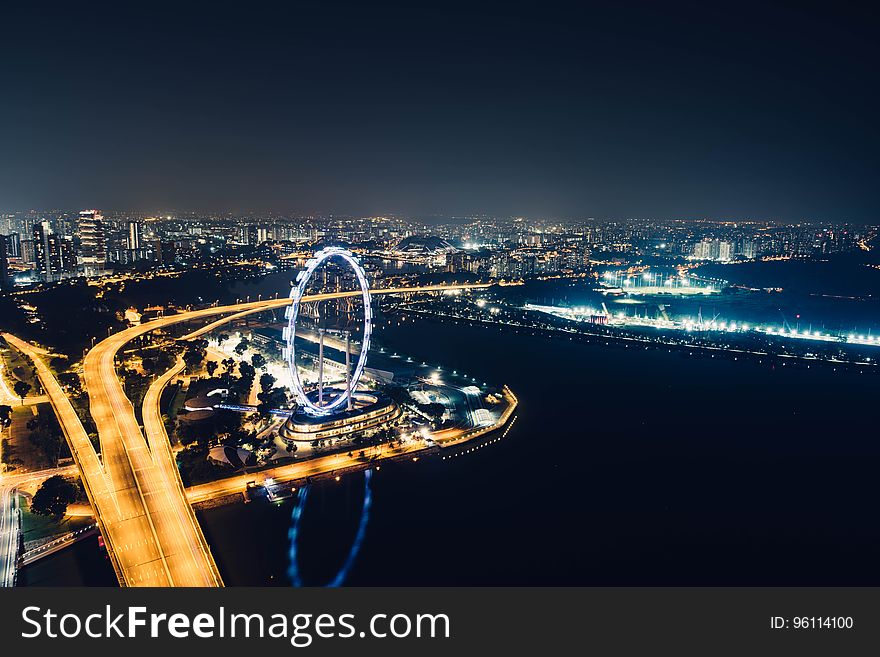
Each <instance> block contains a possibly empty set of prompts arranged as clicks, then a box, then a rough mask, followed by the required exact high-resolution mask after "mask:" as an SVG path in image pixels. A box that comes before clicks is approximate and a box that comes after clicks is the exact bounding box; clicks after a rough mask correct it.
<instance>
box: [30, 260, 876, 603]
mask: <svg viewBox="0 0 880 657" xmlns="http://www.w3.org/2000/svg"><path fill="white" fill-rule="evenodd" d="M728 278H730V277H729V276H728ZM276 284H277V281H276ZM276 289H277V286H276ZM559 289H562V288H559ZM793 298H794V300H795V301H800V302H803V300H804V299H807V300H808V299H809V298H810V297H809V294H806V295H805V294H800V295H799V296H796V297H793ZM850 303H853V304H856V305H855V306H852V307H858V308H859V309H860V310H859V311H858V312H859V313H863V314H864V317H865V318H866V320H868V319H871V320H872V321H874V322H876V321H877V314H876V313H875V312H874V310H872V308H873V306H871V305H865V304H864V303H861V302H850ZM842 307H844V305H841V304H838V303H837V302H834V303H833V304H832V306H831V307H830V308H831V309H832V310H833V309H838V310H836V311H835V312H838V313H839V312H840V311H839V309H840V308H842ZM832 316H833V317H837V318H838V319H839V320H840V321H843V320H842V319H840V318H841V317H843V315H840V314H836V315H835V314H833V313H832ZM847 321H850V320H849V319H847ZM375 339H376V341H377V344H380V345H384V346H386V347H387V348H390V349H393V350H396V351H399V352H401V353H408V354H410V355H412V356H413V357H414V358H415V359H416V360H427V361H429V362H433V363H438V362H439V363H443V365H444V367H446V368H450V369H457V370H458V371H459V372H466V373H467V374H468V375H471V376H475V377H477V379H478V380H480V381H488V382H491V383H506V384H508V385H510V386H511V388H513V390H514V391H515V392H516V394H517V395H518V396H519V398H520V402H521V406H520V409H519V411H518V417H517V421H516V424H515V425H514V427H513V429H512V430H511V432H510V433H509V435H508V436H507V437H506V438H505V439H504V440H502V441H500V442H499V443H497V444H494V445H491V446H489V447H486V448H485V449H481V450H477V451H475V452H474V453H472V454H468V455H465V456H461V457H457V458H453V459H449V460H445V461H441V460H438V459H422V460H420V461H419V462H418V463H404V464H397V465H393V466H392V465H387V466H383V467H382V470H381V472H378V473H376V475H375V476H374V477H373V480H372V492H373V504H372V509H371V515H370V519H369V525H368V528H367V532H366V537H365V541H364V543H363V547H362V549H361V551H360V553H359V554H358V556H357V559H356V561H355V564H354V567H353V570H352V571H351V574H350V577H349V578H348V580H347V584H349V585H355V586H366V585H413V586H416V585H488V584H499V585H505V584H511V585H513V584H527V585H538V584H560V585H564V584H610V585H636V584H675V585H686V584H733V585H746V584H766V585H781V584H792V585H809V584H815V585H832V584H840V585H845V584H849V585H878V584H880V565H878V562H877V559H876V555H877V552H878V549H880V528H878V524H877V522H876V520H875V507H876V484H875V481H876V471H877V465H878V462H880V444H878V441H877V434H878V432H877V411H876V399H877V396H878V393H880V377H878V376H876V375H870V374H858V373H857V372H840V371H837V372H835V371H832V370H830V369H827V368H821V367H819V368H817V367H816V366H813V367H811V368H809V369H806V368H805V367H804V368H800V367H794V366H791V365H788V366H784V367H783V366H777V367H772V366H768V365H766V364H765V365H760V364H758V363H755V362H744V361H742V360H739V361H731V360H727V359H722V358H710V357H695V358H686V357H683V356H681V355H679V354H677V353H669V352H667V351H659V350H653V349H651V350H645V349H641V348H638V347H627V348H625V347H623V346H614V345H611V346H605V345H602V344H579V343H575V342H569V341H568V340H565V341H562V340H558V339H550V338H546V337H538V336H532V335H528V334H523V333H513V332H504V331H500V330H496V329H491V328H475V327H469V326H463V325H453V324H450V323H445V324H440V323H432V322H427V321H419V322H416V323H412V322H404V323H402V325H401V326H399V327H398V326H392V327H384V326H383V327H382V329H381V331H377V334H376V335H375ZM363 497H364V483H363V475H352V476H349V477H346V478H344V479H343V480H342V481H341V482H339V483H335V482H327V483H322V484H317V485H315V486H313V488H312V490H311V492H310V496H309V500H308V505H307V506H306V507H305V511H304V514H303V517H302V522H301V528H300V529H301V531H300V534H299V540H298V548H299V550H298V552H299V560H298V561H299V567H300V574H301V576H302V579H303V581H304V583H305V584H312V585H321V584H324V583H326V582H328V581H330V580H331V579H332V578H333V576H334V574H335V573H336V571H337V570H338V569H339V567H340V566H341V565H342V563H343V562H344V561H345V558H346V555H347V553H348V549H349V546H350V545H351V542H352V540H353V538H354V536H355V533H356V528H357V525H358V522H359V518H360V516H361V503H362V500H363ZM293 507H294V503H293V502H292V501H287V502H284V503H282V504H280V505H271V504H268V503H261V502H255V503H251V504H248V505H238V506H230V507H223V508H219V509H215V510H211V511H207V512H204V513H202V514H200V517H201V519H202V522H203V526H204V528H205V531H206V534H207V536H208V539H209V541H210V542H211V544H212V546H213V550H214V553H215V555H216V557H217V560H218V562H219V565H220V568H221V571H222V573H223V576H224V579H225V581H226V582H227V583H228V584H230V585H244V584H276V585H289V579H288V577H287V572H288V567H289V559H288V555H289V541H288V538H287V536H288V530H289V527H290V521H291V511H292V509H293ZM87 549H88V546H87V545H86V544H85V543H83V544H81V545H80V546H77V547H76V548H74V550H77V551H85V550H87ZM93 549H94V551H96V553H97V547H96V546H93ZM68 555H74V556H68ZM62 559H64V560H65V561H63V562H61V560H62ZM71 559H72V560H71ZM77 559H79V561H78V560H77ZM83 559H84V557H83V556H82V555H80V556H79V557H76V555H75V553H74V552H69V553H67V554H66V555H58V556H57V557H53V558H51V559H47V560H45V561H44V562H41V564H39V565H37V566H34V567H32V568H30V569H27V571H26V573H25V577H23V579H26V581H27V583H35V584H36V583H41V582H42V583H55V584H59V583H62V584H63V583H71V584H76V583H81V582H82V583H92V582H93V581H94V580H96V579H98V580H100V579H101V578H102V575H101V574H102V573H103V575H106V574H107V573H108V572H109V573H110V577H111V578H112V572H110V571H109V564H108V563H106V562H100V561H97V562H96V561H94V560H92V561H87V560H86V561H84V560H83ZM59 562H61V563H62V565H58V563H59ZM102 568H103V570H102ZM73 570H76V571H77V574H75V575H71V574H70V572H68V571H73ZM83 572H84V573H85V574H83ZM59 578H60V579H59Z"/></svg>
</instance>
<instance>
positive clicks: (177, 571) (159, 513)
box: [50, 283, 490, 586]
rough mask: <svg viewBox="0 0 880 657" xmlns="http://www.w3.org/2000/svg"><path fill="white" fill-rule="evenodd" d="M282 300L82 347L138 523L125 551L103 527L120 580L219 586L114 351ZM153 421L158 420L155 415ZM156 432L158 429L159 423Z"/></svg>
mask: <svg viewBox="0 0 880 657" xmlns="http://www.w3.org/2000/svg"><path fill="white" fill-rule="evenodd" d="M489 286H490V285H489V284H486V283H482V284H470V285H432V286H425V287H402V288H388V289H381V290H375V291H374V292H373V294H403V293H418V292H445V291H451V290H462V289H469V288H486V287H489ZM360 294H361V293H360V291H356V292H333V293H326V294H316V295H311V296H309V297H305V298H304V300H307V301H321V300H326V299H339V298H345V297H351V296H358V295H360ZM289 303H290V300H289V299H286V298H283V299H270V300H265V301H262V300H261V301H255V302H251V303H245V304H237V305H230V306H220V307H212V308H204V309H201V310H195V311H190V312H185V313H180V314H178V315H172V316H169V317H160V318H157V319H155V320H153V321H151V322H147V323H144V324H141V325H139V326H133V327H131V328H128V329H126V330H124V331H120V332H119V333H117V334H115V335H112V336H110V337H109V338H107V339H106V340H103V341H102V342H100V343H98V344H97V345H96V346H95V347H94V348H93V349H92V350H91V351H90V352H89V353H88V354H87V356H86V358H85V361H84V365H83V374H84V378H85V387H86V389H87V390H88V392H89V400H90V410H91V414H92V418H93V419H94V421H95V425H96V427H97V429H98V436H99V438H100V441H101V452H102V456H103V459H104V466H105V469H106V471H107V473H108V474H109V475H110V478H111V480H112V485H113V490H114V492H115V493H116V494H117V496H118V498H119V505H120V507H122V509H123V513H124V514H126V515H127V514H131V515H132V517H136V518H138V519H139V520H140V522H139V524H137V525H136V526H134V525H133V526H132V531H131V532H130V533H127V534H125V535H124V536H123V537H122V540H123V544H124V545H126V546H131V545H137V546H139V549H138V550H137V551H131V550H130V549H127V550H126V554H129V555H130V556H124V555H123V554H122V553H121V551H120V549H119V547H118V545H119V541H118V540H117V539H116V538H115V537H110V540H108V537H107V536H106V534H105V543H106V544H107V546H108V551H109V552H111V553H113V554H115V555H116V558H118V559H119V561H120V563H121V564H123V566H127V567H123V568H122V571H121V572H122V576H123V578H122V579H120V582H121V583H125V584H128V585H150V586H222V580H221V579H220V575H219V571H218V570H217V566H216V564H215V563H214V559H213V557H212V556H211V553H210V550H209V549H208V546H207V542H206V541H205V538H204V535H203V534H202V531H201V528H200V527H199V525H198V522H196V520H195V516H194V515H193V513H192V510H191V508H190V507H189V504H188V502H187V496H186V494H185V492H184V490H183V486H182V484H181V483H180V475H179V473H178V471H177V468H176V464H175V462H174V458H173V456H172V455H171V451H170V448H169V447H167V440H164V441H162V447H159V446H158V443H159V442H160V441H159V435H160V433H159V430H158V427H157V426H156V421H155V417H154V418H152V420H151V424H150V427H149V431H150V433H151V434H152V435H151V437H150V439H149V443H148V439H145V438H144V435H143V434H142V433H141V430H140V427H139V426H138V423H137V419H136V417H135V413H134V408H133V407H132V405H131V402H130V401H129V400H128V399H127V398H126V396H125V393H124V391H123V388H122V384H121V383H120V381H119V379H118V377H117V375H116V367H115V358H116V354H117V353H118V352H119V350H120V349H121V348H122V347H123V346H124V345H125V344H126V343H128V342H130V341H131V340H133V339H134V338H136V337H138V336H140V335H143V334H144V333H148V332H150V331H154V330H156V329H159V328H165V327H168V326H171V325H174V324H178V323H180V322H186V321H191V320H197V319H205V318H209V317H213V316H216V315H227V316H226V317H224V318H221V319H220V320H218V321H215V322H214V323H212V324H209V325H208V326H206V327H203V328H202V329H199V330H197V331H194V332H193V333H191V334H189V335H188V336H186V337H187V338H194V337H197V336H199V335H202V334H204V333H206V332H208V331H209V330H213V328H216V327H217V326H220V325H222V324H224V323H227V322H229V321H233V320H234V319H237V318H239V317H244V316H246V315H249V314H251V313H258V312H262V311H264V310H270V309H273V308H280V307H284V306H286V305H288V304H289ZM166 376H168V374H166ZM172 376H173V375H172ZM56 385H57V383H56ZM157 389H158V387H157ZM50 398H51V394H50ZM157 403H158V402H157V401H155V402H151V406H153V405H154V404H157ZM157 412H158V411H157ZM145 421H146V420H145ZM159 421H160V422H161V418H160V420H159ZM77 422H78V420H77ZM161 433H164V429H162V430H161ZM171 482H173V485H172V484H171ZM93 506H94V505H93ZM96 509H97V515H98V516H99V518H100V517H101V516H102V515H103V514H104V513H105V510H104V509H103V508H101V506H100V505H98V506H97V507H96ZM102 533H104V532H103V531H102ZM135 569H136V570H137V574H138V577H137V579H130V578H129V570H135Z"/></svg>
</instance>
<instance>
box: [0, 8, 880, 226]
mask: <svg viewBox="0 0 880 657" xmlns="http://www.w3.org/2000/svg"><path fill="white" fill-rule="evenodd" d="M6 18H7V19H8V20H7V22H8V23H9V24H10V25H17V26H19V29H16V30H13V31H12V32H11V34H10V35H9V38H8V39H7V40H5V41H4V43H3V44H2V45H0V48H2V49H3V51H2V53H3V56H2V57H0V61H2V62H3V63H2V64H0V81H2V83H3V85H4V86H3V88H4V95H5V97H6V98H8V99H9V102H6V103H4V105H3V106H2V107H0V137H2V142H3V144H4V158H3V160H2V161H0V206H2V207H17V208H28V207H57V206H62V207H68V206H73V207H80V208H85V207H91V206H95V205H96V206H98V207H103V208H105V209H107V208H132V209H136V210H144V211H156V210H157V209H160V208H166V207H167V208H170V207H175V208H179V209H181V210H201V211H206V212H207V211H225V210H230V211H233V212H234V211H241V210H243V209H245V208H253V209H254V210H255V211H261V212H266V211H268V210H275V211H282V212H285V211H290V210H291V209H298V211H299V212H302V213H304V214H310V213H324V214H330V213H334V214H351V215H375V214H384V213H399V214H406V215H410V216H427V215H434V214H438V215H452V216H459V215H468V214H490V215H496V216H517V215H523V216H558V217H562V218H567V217H589V216H598V217H681V218H685V219H689V218H700V217H717V218H730V219H737V218H748V217H772V218H777V219H779V220H783V221H794V220H801V219H804V218H807V219H812V218H815V219H824V220H828V221H843V220H847V221H853V222H858V223H865V222H868V223H870V222H871V221H874V220H875V218H876V217H877V216H878V209H880V207H878V202H877V201H876V198H875V195H871V194H868V193H866V190H868V189H870V188H871V187H872V186H873V181H874V180H875V179H876V177H877V174H878V172H880V170H878V162H877V158H876V156H875V153H876V152H877V149H878V146H880V136H878V133H877V131H876V128H875V127H874V121H873V117H874V116H875V115H876V113H877V109H878V94H877V91H876V88H875V86H874V85H870V84H868V83H867V81H868V80H870V79H871V75H872V72H871V71H872V63H873V61H875V60H876V58H877V43H876V40H875V39H873V36H872V34H873V31H874V28H875V27H876V20H875V16H873V15H872V14H870V13H858V12H857V11H856V10H855V9H854V8H853V7H843V6H841V7H839V8H837V7H835V8H832V7H829V6H823V5H799V6H797V7H793V6H788V5H786V4H784V3H731V4H724V3H722V4H715V5H713V6H711V7H709V6H707V5H705V4H701V3H676V4H673V5H664V6H663V7H662V8H660V7H653V6H651V5H638V4H636V5H632V6H626V7H624V6H611V5H565V4H559V3H545V4H542V5H541V6H536V5H533V4H517V3H505V4H504V5H503V7H502V5H493V4H480V5H477V6H474V5H473V4H471V3H468V4H457V3H443V4H442V5H440V4H437V5H431V4H426V5H420V6H419V7H413V6H411V5H408V4H404V3H395V2H387V3H379V4H371V5H369V6H365V5H362V4H360V3H348V2H335V3H314V4H289V5H288V4H285V5H284V6H275V7H262V8H260V9H258V10H254V11H252V12H249V13H247V14H241V13H239V12H238V10H237V5H235V4H232V3H230V4H225V3H214V4H212V6H211V7H210V8H202V7H183V6H171V5H164V6H163V5H158V6H151V7H150V8H149V9H144V8H135V7H131V6H119V5H110V6H107V7H101V6H100V5H98V6H93V7H92V8H90V9H85V8H80V7H76V8H74V7H72V6H69V5H67V6H63V5H62V6H60V7H59V8H58V9H57V11H51V12H50V11H46V10H45V8H43V7H40V8H39V9H37V8H31V7H27V6H22V5H17V6H15V7H13V8H11V9H10V10H8V12H7V16H6ZM35 33H36V34H40V35H41V38H40V39H39V44H40V47H39V48H34V47H33V43H32V42H31V41H30V38H31V37H30V35H31V34H35ZM89 35H92V36H93V37H94V38H89ZM111 52H112V57H111V56H107V55H108V53H111ZM35 81H38V82H35Z"/></svg>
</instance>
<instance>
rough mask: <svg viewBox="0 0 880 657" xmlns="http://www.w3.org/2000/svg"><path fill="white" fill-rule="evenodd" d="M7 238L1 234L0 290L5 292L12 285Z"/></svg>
mask: <svg viewBox="0 0 880 657" xmlns="http://www.w3.org/2000/svg"><path fill="white" fill-rule="evenodd" d="M6 244H7V239H6V237H5V236H4V235H0V292H5V291H6V290H8V289H9V288H10V287H11V284H10V278H9V260H8V259H7V257H6Z"/></svg>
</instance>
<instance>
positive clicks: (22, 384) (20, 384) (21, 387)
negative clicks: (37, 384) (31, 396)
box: [12, 381, 31, 405]
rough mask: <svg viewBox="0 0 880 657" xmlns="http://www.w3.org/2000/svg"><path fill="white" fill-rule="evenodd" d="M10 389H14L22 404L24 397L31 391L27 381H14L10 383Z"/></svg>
mask: <svg viewBox="0 0 880 657" xmlns="http://www.w3.org/2000/svg"><path fill="white" fill-rule="evenodd" d="M12 389H13V390H15V394H16V395H18V396H19V398H20V399H21V403H22V405H24V398H25V396H26V395H27V394H28V393H29V392H30V391H31V384H30V383H28V382H27V381H16V382H15V383H14V384H13V385H12Z"/></svg>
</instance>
